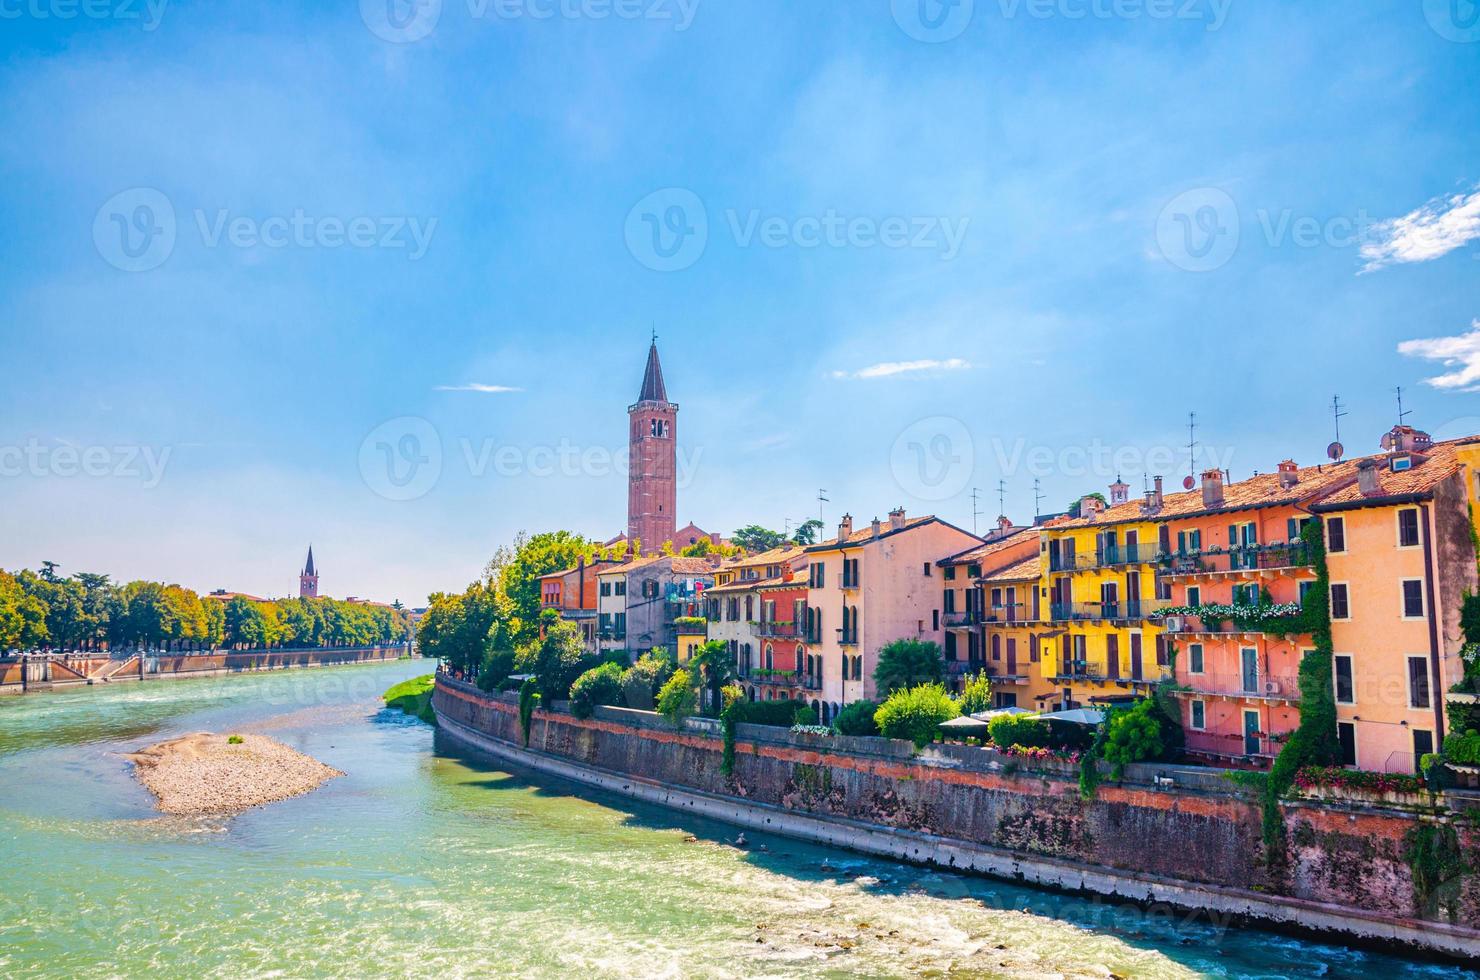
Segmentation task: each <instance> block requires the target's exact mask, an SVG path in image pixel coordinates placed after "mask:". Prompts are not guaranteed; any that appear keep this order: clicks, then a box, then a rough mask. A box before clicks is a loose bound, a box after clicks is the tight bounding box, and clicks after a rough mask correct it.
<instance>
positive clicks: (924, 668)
mask: <svg viewBox="0 0 1480 980" xmlns="http://www.w3.org/2000/svg"><path fill="white" fill-rule="evenodd" d="M945 678H946V662H945V657H944V656H942V654H941V652H940V647H939V646H937V645H936V644H935V643H932V642H931V641H929V640H895V641H894V642H893V643H889V644H886V645H885V646H883V647H882V648H880V650H879V662H878V666H876V667H875V668H874V686H875V687H877V688H878V691H879V697H881V698H887V697H888V696H889V695H890V694H893V693H894V692H895V691H898V690H901V689H904V688H910V687H918V686H919V685H921V684H941V683H944V682H945Z"/></svg>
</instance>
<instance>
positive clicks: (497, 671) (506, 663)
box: [478, 650, 514, 691]
mask: <svg viewBox="0 0 1480 980" xmlns="http://www.w3.org/2000/svg"><path fill="white" fill-rule="evenodd" d="M513 672H514V651H513V650H489V651H488V652H487V653H485V654H484V655H483V664H482V665H481V666H480V667H479V668H478V688H479V689H480V690H483V691H497V690H498V689H500V688H501V687H503V686H504V682H505V681H507V680H508V679H509V675H510V674H512V673H513Z"/></svg>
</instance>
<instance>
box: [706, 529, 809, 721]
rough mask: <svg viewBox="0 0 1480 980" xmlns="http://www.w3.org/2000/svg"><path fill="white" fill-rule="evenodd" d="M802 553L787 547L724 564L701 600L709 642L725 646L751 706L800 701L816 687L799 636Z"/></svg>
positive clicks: (803, 597) (804, 605)
mask: <svg viewBox="0 0 1480 980" xmlns="http://www.w3.org/2000/svg"><path fill="white" fill-rule="evenodd" d="M808 567H809V558H808V556H807V553H806V551H805V550H804V549H802V548H801V547H797V546H786V547H781V548H775V549H772V550H770V551H766V552H762V553H760V554H757V555H751V556H746V557H743V558H737V559H734V560H732V561H728V562H725V563H724V565H722V566H721V567H720V568H719V570H718V571H717V572H716V579H715V586H714V588H712V589H710V590H709V592H708V593H707V595H706V602H705V615H706V616H707V617H708V620H709V633H708V636H709V639H711V640H720V641H722V642H724V643H725V644H726V645H727V646H728V647H729V650H730V653H731V654H732V655H733V656H734V658H735V670H736V673H737V674H738V675H739V677H740V684H741V686H742V687H743V688H744V689H745V693H746V696H747V697H749V698H750V699H751V700H752V701H773V700H777V699H787V698H801V697H803V695H804V693H805V692H806V691H808V690H816V689H818V687H819V686H820V682H819V681H818V680H817V676H818V675H817V670H816V663H815V661H814V662H809V658H808V654H807V646H806V640H805V637H804V635H803V633H804V624H805V622H806V612H807V569H808Z"/></svg>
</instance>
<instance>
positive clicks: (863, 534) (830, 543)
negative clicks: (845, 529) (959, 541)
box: [807, 514, 971, 554]
mask: <svg viewBox="0 0 1480 980" xmlns="http://www.w3.org/2000/svg"><path fill="white" fill-rule="evenodd" d="M932 523H934V524H944V525H945V526H946V527H949V528H951V529H952V530H956V531H961V529H960V528H959V527H956V525H954V524H951V523H949V522H947V521H943V520H941V519H940V518H939V517H936V516H935V515H933V514H927V515H926V516H924V517H911V518H908V519H906V520H905V522H904V527H901V528H899V529H898V530H895V529H893V528H891V527H890V526H889V522H888V521H887V520H884V521H880V522H879V538H880V539H882V538H887V537H889V535H891V534H903V533H904V532H905V531H913V530H914V529H915V528H917V527H924V526H925V525H926V524H932ZM961 533H962V534H966V535H970V534H971V532H970V531H961ZM873 540H875V538H874V531H873V525H872V524H870V523H865V524H864V525H863V527H861V528H856V527H855V530H854V531H853V533H852V534H850V535H848V539H847V540H846V541H842V542H840V541H839V540H838V539H837V538H829V539H828V540H826V541H823V542H822V543H820V544H814V545H812V546H811V547H809V548H808V549H807V553H808V554H812V553H813V552H817V551H836V550H837V549H838V548H848V547H856V546H858V545H863V544H868V543H869V542H870V541H873Z"/></svg>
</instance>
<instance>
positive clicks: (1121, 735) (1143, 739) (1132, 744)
mask: <svg viewBox="0 0 1480 980" xmlns="http://www.w3.org/2000/svg"><path fill="white" fill-rule="evenodd" d="M1161 750H1162V739H1161V721H1160V720H1159V719H1158V718H1157V707H1156V702H1154V701H1152V700H1151V699H1150V698H1143V699H1141V700H1140V701H1137V702H1136V703H1135V706H1134V707H1131V708H1129V709H1127V710H1125V711H1115V712H1112V713H1111V714H1110V717H1109V718H1106V719H1105V748H1104V756H1105V761H1106V762H1108V763H1110V764H1111V765H1112V766H1114V769H1112V770H1111V773H1110V775H1111V777H1112V778H1114V779H1119V778H1120V777H1121V776H1122V775H1124V773H1125V767H1126V766H1128V765H1130V764H1131V763H1133V762H1140V761H1142V760H1143V759H1151V758H1155V757H1156V756H1159V755H1161Z"/></svg>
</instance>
